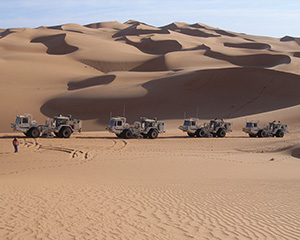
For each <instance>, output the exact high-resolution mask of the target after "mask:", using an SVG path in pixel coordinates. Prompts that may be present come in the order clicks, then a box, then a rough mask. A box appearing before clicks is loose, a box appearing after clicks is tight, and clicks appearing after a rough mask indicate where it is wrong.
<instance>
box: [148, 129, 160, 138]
mask: <svg viewBox="0 0 300 240" xmlns="http://www.w3.org/2000/svg"><path fill="white" fill-rule="evenodd" d="M148 136H149V138H151V139H155V138H157V136H158V131H157V130H156V129H153V128H152V129H151V130H150V131H149V133H148Z"/></svg>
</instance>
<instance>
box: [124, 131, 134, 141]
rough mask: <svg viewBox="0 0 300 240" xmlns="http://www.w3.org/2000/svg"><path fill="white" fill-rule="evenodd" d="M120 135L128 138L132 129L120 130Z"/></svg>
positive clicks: (131, 134) (130, 136)
mask: <svg viewBox="0 0 300 240" xmlns="http://www.w3.org/2000/svg"><path fill="white" fill-rule="evenodd" d="M122 136H123V138H126V139H129V138H132V136H133V133H132V131H131V130H130V129H125V130H124V131H123V132H122Z"/></svg>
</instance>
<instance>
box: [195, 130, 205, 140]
mask: <svg viewBox="0 0 300 240" xmlns="http://www.w3.org/2000/svg"><path fill="white" fill-rule="evenodd" d="M196 136H197V137H201V138H202V137H205V131H204V130H203V129H198V130H197V132H196Z"/></svg>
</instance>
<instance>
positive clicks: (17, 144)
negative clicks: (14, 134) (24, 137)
mask: <svg viewBox="0 0 300 240" xmlns="http://www.w3.org/2000/svg"><path fill="white" fill-rule="evenodd" d="M12 143H13V145H14V148H15V153H17V152H18V146H19V141H18V139H17V138H14V140H13V141H12Z"/></svg>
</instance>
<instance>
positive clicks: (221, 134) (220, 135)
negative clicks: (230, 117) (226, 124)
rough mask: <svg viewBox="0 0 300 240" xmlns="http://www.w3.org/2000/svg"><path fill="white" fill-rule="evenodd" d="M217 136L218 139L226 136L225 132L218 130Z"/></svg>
mask: <svg viewBox="0 0 300 240" xmlns="http://www.w3.org/2000/svg"><path fill="white" fill-rule="evenodd" d="M217 135H218V137H221V138H223V137H225V136H226V132H225V130H224V129H222V128H220V129H219V130H218V132H217Z"/></svg>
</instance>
